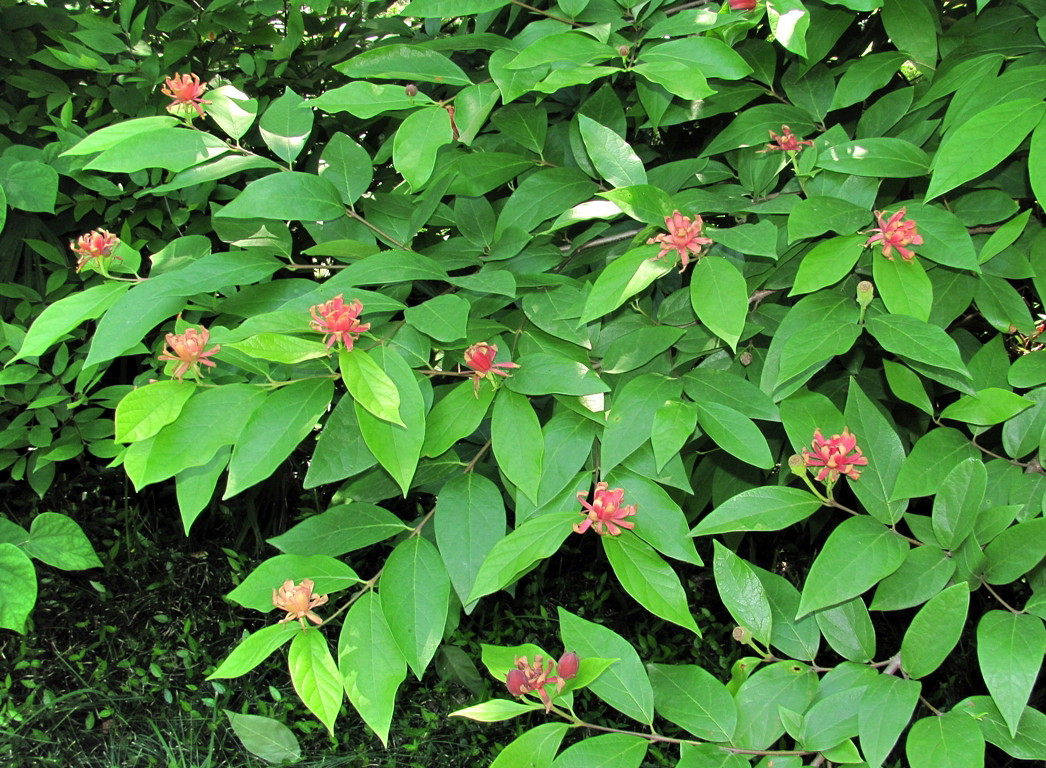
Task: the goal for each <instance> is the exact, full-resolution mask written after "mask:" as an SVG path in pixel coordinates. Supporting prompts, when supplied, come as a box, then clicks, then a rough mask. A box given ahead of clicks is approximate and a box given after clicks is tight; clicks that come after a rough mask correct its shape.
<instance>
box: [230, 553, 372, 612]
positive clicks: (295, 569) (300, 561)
mask: <svg viewBox="0 0 1046 768" xmlns="http://www.w3.org/2000/svg"><path fill="white" fill-rule="evenodd" d="M305 579H311V580H312V582H313V589H312V592H313V594H314V595H325V594H328V593H332V592H340V591H341V590H343V589H348V588H349V587H351V586H352V585H353V584H358V583H359V582H360V578H359V577H358V576H357V575H356V572H355V571H353V570H352V568H350V567H349V566H347V565H346V564H345V563H343V562H342V561H341V560H336V559H335V558H333V557H330V556H328V555H309V556H304V555H276V556H275V557H270V558H269V559H268V560H265V561H263V562H261V563H259V564H258V566H257V567H256V568H255V569H254V570H253V571H251V572H250V574H249V575H248V576H247V578H246V579H244V580H243V581H242V582H240V584H239V586H237V587H236V589H234V590H233V591H232V592H230V593H229V594H228V595H226V597H228V598H229V599H230V600H232V601H233V602H235V603H239V604H240V605H242V606H243V607H244V608H250V609H251V610H254V611H261V612H262V613H267V612H269V611H271V610H272V609H273V608H274V607H275V606H274V605H273V604H272V592H273V590H274V589H279V588H280V587H281V586H282V585H283V584H284V582H285V581H287V580H290V581H292V582H294V583H295V584H298V583H299V582H301V581H304V580H305Z"/></svg>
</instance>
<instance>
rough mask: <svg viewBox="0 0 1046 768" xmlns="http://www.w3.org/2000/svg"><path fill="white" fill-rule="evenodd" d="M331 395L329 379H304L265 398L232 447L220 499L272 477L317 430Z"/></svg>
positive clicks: (331, 389)
mask: <svg viewBox="0 0 1046 768" xmlns="http://www.w3.org/2000/svg"><path fill="white" fill-rule="evenodd" d="M333 391H334V382H332V381H331V380H330V379H306V380H304V381H297V382H294V383H291V384H288V385H287V386H285V387H280V388H279V389H277V390H276V391H275V392H272V393H270V394H268V395H266V397H265V403H264V404H263V405H262V406H261V407H260V408H258V409H257V410H256V411H255V412H254V413H253V414H252V415H251V417H250V418H249V419H248V420H247V424H246V425H245V426H244V428H243V432H242V433H241V434H240V436H239V438H238V439H237V440H236V444H235V446H234V447H233V450H232V458H231V459H230V460H229V482H228V485H227V486H226V489H225V494H224V495H223V496H222V498H223V499H228V498H230V497H232V496H235V495H236V494H237V493H239V492H240V491H242V490H244V489H245V488H250V487H251V486H252V485H255V484H257V483H260V482H261V481H262V480H265V479H266V478H268V477H269V476H270V475H272V473H273V472H274V471H276V468H277V467H278V466H279V465H280V464H282V463H283V461H284V459H286V458H287V457H288V456H290V455H291V452H292V451H293V450H294V449H295V448H297V447H298V444H299V443H300V442H301V441H302V440H304V439H305V436H306V435H308V434H309V433H310V432H311V431H312V430H313V428H314V427H315V426H316V423H317V422H318V421H319V420H320V417H321V416H322V415H323V413H324V411H326V410H327V408H328V406H329V405H330V401H331V395H332V393H333Z"/></svg>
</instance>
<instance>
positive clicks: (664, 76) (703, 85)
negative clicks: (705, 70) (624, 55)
mask: <svg viewBox="0 0 1046 768" xmlns="http://www.w3.org/2000/svg"><path fill="white" fill-rule="evenodd" d="M639 59H640V60H639V62H638V63H637V64H636V65H635V66H634V67H632V71H633V72H635V73H636V74H637V75H642V76H643V77H645V78H646V79H647V80H649V81H650V82H652V83H656V84H657V85H659V86H661V87H662V88H664V90H665V91H668V93H670V94H672V95H673V96H678V97H679V98H681V99H687V100H696V99H707V98H708V97H709V96H711V95H712V94H713V93H715V89H713V88H712V87H710V86H709V85H708V81H707V80H705V77H704V75H702V74H701V72H700V71H698V70H695V69H694V68H693V67H692V66H690V65H689V64H686V63H684V62H682V61H675V60H672V59H661V60H660V61H643V60H642V59H643V53H642V52H640V54H639Z"/></svg>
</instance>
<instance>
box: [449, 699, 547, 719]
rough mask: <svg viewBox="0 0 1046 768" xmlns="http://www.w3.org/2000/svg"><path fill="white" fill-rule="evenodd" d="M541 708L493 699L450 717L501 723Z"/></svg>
mask: <svg viewBox="0 0 1046 768" xmlns="http://www.w3.org/2000/svg"><path fill="white" fill-rule="evenodd" d="M541 708H542V707H541V705H540V704H538V703H537V702H530V703H529V704H524V703H523V702H521V701H511V700H509V699H493V700H492V701H485V702H483V703H482V704H476V705H474V706H471V707H465V708H464V709H459V710H458V711H457V712H451V713H450V714H449V715H448V717H467V718H468V719H469V720H475V721H476V722H479V723H499V722H501V721H502V720H511V719H512V718H514V717H519V716H520V715H525V714H526V713H527V712H534V711H535V710H538V709H541Z"/></svg>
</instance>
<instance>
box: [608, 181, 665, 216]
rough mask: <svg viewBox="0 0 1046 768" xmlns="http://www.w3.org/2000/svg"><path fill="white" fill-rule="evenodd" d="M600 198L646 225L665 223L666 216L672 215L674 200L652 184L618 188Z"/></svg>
mask: <svg viewBox="0 0 1046 768" xmlns="http://www.w3.org/2000/svg"><path fill="white" fill-rule="evenodd" d="M599 197H603V198H606V199H607V200H609V201H610V202H612V203H613V204H614V205H616V206H617V207H618V208H620V209H621V210H622V211H624V212H625V215H627V216H631V217H632V218H633V219H635V220H636V221H641V222H643V223H644V224H657V225H658V226H660V225H661V224H663V223H664V219H665V217H666V216H671V215H672V210H673V206H672V198H671V197H669V196H668V194H667V193H666V192H665V191H664V190H663V189H661V188H660V187H655V186H653V185H652V184H638V185H636V186H630V187H618V188H617V189H611V190H609V191H607V192H600V193H599Z"/></svg>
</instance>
